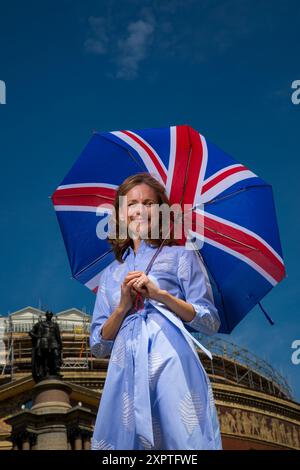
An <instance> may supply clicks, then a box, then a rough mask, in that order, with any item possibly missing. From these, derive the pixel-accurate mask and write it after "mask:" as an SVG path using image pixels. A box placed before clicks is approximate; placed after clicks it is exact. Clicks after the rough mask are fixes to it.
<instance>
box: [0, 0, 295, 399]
mask: <svg viewBox="0 0 300 470" xmlns="http://www.w3.org/2000/svg"><path fill="white" fill-rule="evenodd" d="M299 37H300V3H299V2H298V1H297V0H295V1H294V0H289V1H286V2H283V1H277V0H269V1H260V0H229V1H217V0H195V1H194V0H184V1H183V0H174V1H165V0H159V1H144V2H143V1H135V0H132V1H129V0H128V1H125V0H124V1H120V0H119V1H85V2H83V1H81V2H79V1H74V0H72V1H67V0H61V1H59V2H58V1H53V0H52V1H47V0H45V1H44V2H38V1H34V0H33V1H27V2H21V1H14V0H12V1H10V2H6V3H4V2H2V3H0V80H4V81H5V83H6V90H7V96H6V99H7V103H6V104H5V105H0V158H1V187H2V197H1V201H0V204H1V216H2V223H1V244H0V256H1V261H2V269H1V274H0V276H1V279H0V286H1V297H0V314H2V315H6V314H7V313H8V312H9V311H11V312H12V311H15V310H18V309H20V308H22V307H25V306H27V305H32V306H34V307H39V305H42V306H43V307H45V308H51V309H52V310H53V311H54V312H57V311H60V310H63V309H67V308H70V307H73V306H74V307H77V308H79V309H82V308H86V310H87V312H90V313H91V312H92V310H93V305H94V301H95V297H94V294H92V293H91V292H89V291H88V290H87V289H86V288H85V287H83V286H82V285H80V284H79V283H78V282H76V281H74V280H72V279H71V273H70V269H69V265H68V261H67V256H66V252H65V248H64V245H63V241H62V237H61V234H60V231H59V227H58V224H57V221H56V216H55V214H54V210H53V208H52V204H51V201H50V199H49V198H48V196H50V195H51V194H52V193H53V191H54V189H55V188H56V187H57V185H58V184H59V183H60V182H61V180H62V178H63V177H64V175H65V174H66V173H67V171H68V170H69V168H70V167H71V165H72V163H73V162H74V160H75V159H76V158H77V156H78V155H79V153H80V152H81V150H82V148H83V147H84V146H85V144H86V143H87V141H88V140H89V138H90V135H91V133H92V132H93V130H98V131H109V130H116V129H124V128H126V129H131V128H133V129H134V128H135V129H136V128H147V127H163V126H168V125H174V124H186V123H188V124H190V125H191V126H192V127H194V128H195V129H197V130H199V131H200V132H201V133H202V134H203V135H204V136H206V137H207V138H208V139H209V140H210V141H212V142H214V143H215V144H217V145H218V146H219V147H221V148H223V149H224V150H225V151H226V152H228V153H229V154H231V155H232V156H233V157H234V158H236V159H237V160H238V161H240V162H242V163H244V164H245V165H246V166H248V167H249V168H250V169H251V170H252V171H254V172H255V173H256V174H258V175H260V176H261V177H262V178H263V179H264V180H266V181H267V182H269V183H271V184H272V185H273V188H274V196H275V203H276V208H277V215H278V223H279V228H280V234H281V241H282V247H283V254H284V259H285V263H286V269H287V273H288V277H287V278H286V279H285V280H284V281H283V282H282V283H281V284H280V285H278V286H277V287H276V288H275V289H273V290H272V291H271V293H270V294H268V296H267V297H265V299H264V300H263V302H262V303H263V306H264V307H265V309H266V310H267V311H268V312H269V314H270V315H271V316H272V318H273V319H274V321H275V326H273V327H271V326H269V324H268V323H267V322H266V320H265V318H264V317H263V315H262V314H261V312H260V310H259V309H258V308H255V309H253V310H252V311H251V313H250V314H249V315H248V316H247V318H246V319H245V320H244V321H243V322H242V323H241V324H240V325H239V326H238V327H237V328H236V329H235V330H234V332H233V333H232V334H231V335H230V337H228V339H229V340H230V341H234V342H236V343H237V344H239V345H241V346H242V347H246V348H249V350H250V351H252V352H255V353H256V354H257V355H258V356H260V357H262V358H264V359H267V360H268V361H269V362H270V363H271V364H272V365H273V366H274V367H276V368H277V369H278V370H279V371H281V372H282V373H283V374H284V375H286V376H287V378H288V380H289V382H290V384H291V385H292V387H293V392H294V396H295V397H296V398H297V399H298V401H299V400H300V364H299V365H294V364H292V362H291V355H292V349H291V344H292V342H293V341H294V340H295V339H300V319H299V306H298V300H299V291H300V288H299V275H298V262H299V259H300V256H299V255H300V250H299V227H300V220H299V209H298V203H299V195H298V188H297V182H298V174H299V171H300V163H299V123H300V105H294V104H293V103H292V101H291V94H292V89H291V84H292V82H293V81H294V80H297V79H298V80H299V79H300V63H299V52H298V46H299Z"/></svg>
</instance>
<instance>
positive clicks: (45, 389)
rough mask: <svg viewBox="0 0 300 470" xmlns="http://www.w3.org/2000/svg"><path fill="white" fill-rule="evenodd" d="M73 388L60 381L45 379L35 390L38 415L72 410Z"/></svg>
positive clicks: (32, 409) (34, 405)
mask: <svg viewBox="0 0 300 470" xmlns="http://www.w3.org/2000/svg"><path fill="white" fill-rule="evenodd" d="M71 392H72V388H71V387H70V386H69V385H67V384H66V383H65V382H63V381H61V380H58V379H54V378H53V379H52V378H49V379H45V380H41V382H38V383H37V384H36V385H35V387H34V389H33V406H32V408H31V411H34V412H35V413H36V414H49V413H60V412H66V411H67V410H68V409H70V408H71V404H70V394H71Z"/></svg>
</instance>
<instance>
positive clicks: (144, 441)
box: [139, 436, 153, 450]
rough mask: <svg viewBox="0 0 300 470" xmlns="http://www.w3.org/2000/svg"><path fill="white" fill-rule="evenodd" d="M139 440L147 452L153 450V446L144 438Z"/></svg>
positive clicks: (141, 437) (140, 437)
mask: <svg viewBox="0 0 300 470" xmlns="http://www.w3.org/2000/svg"><path fill="white" fill-rule="evenodd" d="M139 440H140V442H141V444H142V446H143V447H144V449H145V450H150V449H153V447H152V445H151V442H149V441H148V440H147V439H146V438H145V437H143V436H139Z"/></svg>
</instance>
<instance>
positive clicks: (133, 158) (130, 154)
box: [126, 149, 145, 171]
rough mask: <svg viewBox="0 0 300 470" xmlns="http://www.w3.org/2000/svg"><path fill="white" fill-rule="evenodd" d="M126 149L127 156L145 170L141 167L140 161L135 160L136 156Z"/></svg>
mask: <svg viewBox="0 0 300 470" xmlns="http://www.w3.org/2000/svg"><path fill="white" fill-rule="evenodd" d="M126 151H127V152H128V154H129V156H130V157H131V158H132V160H133V161H134V162H135V163H136V164H137V165H138V166H139V167H140V168H141V169H142V170H143V171H145V168H143V166H142V165H141V164H140V162H139V161H138V160H136V158H135V157H134V156H133V155H132V153H131V152H130V151H129V150H128V149H126Z"/></svg>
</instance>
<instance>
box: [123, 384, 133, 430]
mask: <svg viewBox="0 0 300 470" xmlns="http://www.w3.org/2000/svg"><path fill="white" fill-rule="evenodd" d="M122 401H123V403H122V421H123V424H124V426H125V427H126V428H128V429H130V430H131V431H132V430H133V429H134V400H133V397H132V396H130V395H129V393H128V392H123V394H122Z"/></svg>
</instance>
